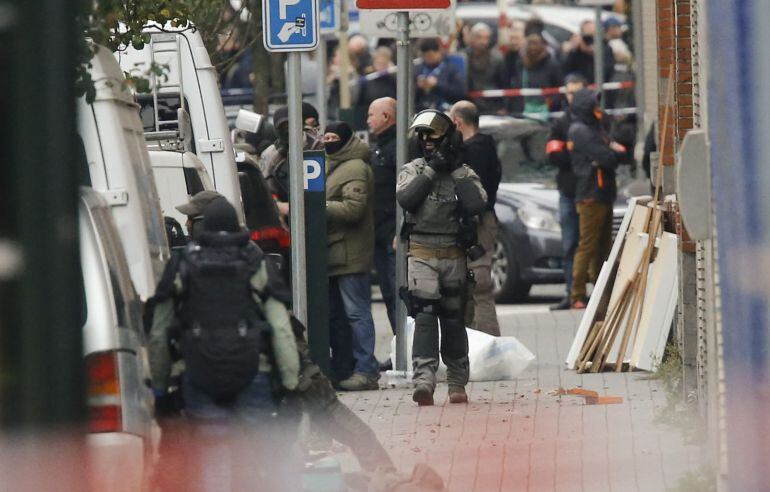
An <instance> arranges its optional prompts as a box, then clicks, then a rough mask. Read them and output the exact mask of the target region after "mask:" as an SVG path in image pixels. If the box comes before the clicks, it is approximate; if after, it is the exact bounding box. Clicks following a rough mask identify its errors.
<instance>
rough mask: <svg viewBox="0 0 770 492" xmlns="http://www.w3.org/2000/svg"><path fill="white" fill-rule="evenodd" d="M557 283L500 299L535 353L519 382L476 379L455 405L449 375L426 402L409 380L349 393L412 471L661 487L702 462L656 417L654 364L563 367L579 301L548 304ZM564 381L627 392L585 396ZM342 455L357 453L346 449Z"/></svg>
mask: <svg viewBox="0 0 770 492" xmlns="http://www.w3.org/2000/svg"><path fill="white" fill-rule="evenodd" d="M562 288H563V287H560V286H539V287H535V288H534V289H533V292H532V294H533V295H532V297H531V301H530V302H529V303H527V304H523V305H515V306H499V307H498V317H499V320H500V325H501V330H502V334H503V336H509V335H513V336H515V337H517V338H518V339H519V340H520V341H521V342H522V343H524V344H525V345H526V346H527V347H528V348H529V349H530V350H531V351H532V352H533V353H534V354H535V355H536V356H537V360H536V361H534V362H533V363H532V364H531V365H530V367H529V368H528V369H527V370H526V371H525V372H524V373H523V374H522V375H521V376H520V377H519V378H518V379H517V380H515V381H495V382H484V383H471V384H469V386H468V390H469V396H470V403H469V404H468V405H450V404H449V403H447V401H446V385H444V384H441V385H439V387H438V389H437V390H436V404H435V406H433V407H423V408H419V407H417V405H416V404H415V403H413V402H412V399H411V394H412V391H411V389H404V388H387V389H382V390H380V391H366V392H355V393H341V394H340V397H341V399H342V401H343V402H344V403H345V404H347V405H348V406H349V407H350V408H352V409H353V410H354V411H355V412H356V413H357V414H358V415H359V416H360V417H361V418H362V419H364V420H365V421H367V422H368V423H369V425H370V426H371V428H372V429H373V430H374V432H375V433H376V435H377V436H378V438H379V439H380V441H381V442H382V443H383V445H384V446H385V448H386V449H387V450H388V452H389V453H390V454H391V457H392V458H393V460H394V461H395V462H396V464H397V466H399V468H400V469H401V471H404V472H406V473H409V472H410V471H411V468H412V467H413V465H414V464H416V463H420V462H423V463H428V464H429V465H431V466H432V467H433V468H434V469H435V470H437V471H438V473H439V474H440V475H441V476H442V478H443V479H444V482H445V484H446V486H447V488H448V490H451V491H458V492H461V491H462V492H465V491H480V492H481V491H519V490H522V491H523V490H531V491H548V490H560V491H561V490H564V491H573V490H575V491H578V490H586V491H592V492H594V491H604V490H612V491H627V490H628V491H659V490H660V491H663V490H668V489H671V488H673V487H675V486H676V484H677V481H678V479H679V478H680V477H682V476H683V475H684V474H685V473H687V472H690V471H692V472H695V471H696V470H697V468H698V456H699V449H698V448H697V447H695V446H690V445H686V444H685V442H684V439H683V437H682V435H681V433H680V432H679V431H678V430H676V429H672V428H670V427H667V426H665V425H662V424H659V423H658V422H656V415H657V413H659V412H660V410H661V409H662V407H663V406H664V405H665V401H666V397H665V394H664V391H663V389H662V387H661V385H660V383H659V382H657V381H651V380H649V379H648V376H649V375H648V374H646V373H620V374H616V373H604V374H583V375H580V374H577V373H576V372H574V371H568V370H566V369H565V368H564V359H565V357H566V354H567V351H568V350H569V347H570V345H571V343H572V339H573V336H574V333H575V331H576V329H577V325H578V323H579V320H580V316H581V314H582V312H581V311H559V312H550V311H548V308H547V306H548V304H549V303H553V302H555V301H557V300H558V297H559V296H560V294H561V289H562ZM373 312H374V314H375V323H376V325H377V332H378V338H377V354H378V357H379V358H380V359H384V358H385V355H386V354H387V353H389V350H390V349H389V341H390V338H391V336H390V327H389V325H388V323H387V318H386V317H385V312H384V307H383V305H382V304H381V303H378V302H376V303H374V304H373ZM558 388H565V389H570V388H584V389H590V390H595V391H597V392H598V393H599V394H600V395H606V396H618V397H621V398H622V399H623V401H622V403H620V404H612V405H588V404H586V402H585V401H584V399H583V398H581V397H578V396H570V395H564V396H561V395H559V394H558V393H557V390H558ZM341 461H342V462H343V466H344V467H345V468H348V466H347V465H345V463H352V462H351V461H350V460H345V459H341Z"/></svg>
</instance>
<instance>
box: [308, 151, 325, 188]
mask: <svg viewBox="0 0 770 492" xmlns="http://www.w3.org/2000/svg"><path fill="white" fill-rule="evenodd" d="M303 162H304V163H305V190H307V191H324V180H323V179H318V178H320V177H321V172H322V171H323V169H322V167H321V163H319V162H318V161H316V160H315V159H305V160H304V161H303ZM319 188H320V189H319Z"/></svg>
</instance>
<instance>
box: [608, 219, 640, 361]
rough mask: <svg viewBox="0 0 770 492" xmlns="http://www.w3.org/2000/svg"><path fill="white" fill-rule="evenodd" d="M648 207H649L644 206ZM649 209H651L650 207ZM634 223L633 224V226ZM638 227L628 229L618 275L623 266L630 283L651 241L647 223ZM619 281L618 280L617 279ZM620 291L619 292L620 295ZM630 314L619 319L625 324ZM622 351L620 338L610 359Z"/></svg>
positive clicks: (637, 271)
mask: <svg viewBox="0 0 770 492" xmlns="http://www.w3.org/2000/svg"><path fill="white" fill-rule="evenodd" d="M643 208H645V209H646V208H647V207H643ZM648 210H649V209H648ZM641 215H642V217H645V214H641ZM633 226H634V224H632V227H633ZM637 226H638V229H637V231H636V232H633V233H632V229H631V228H629V230H628V237H626V246H625V247H624V248H623V258H621V260H620V261H621V263H620V266H619V267H618V276H620V275H621V272H620V269H621V268H623V269H624V272H623V277H624V279H625V282H626V283H628V282H630V281H632V280H633V279H634V278H636V277H637V276H638V275H639V265H641V264H642V260H643V258H644V253H645V251H646V250H647V243H648V242H649V240H648V238H649V235H648V234H647V233H646V232H642V228H646V227H647V225H646V224H637ZM615 282H616V283H617V282H618V280H615ZM629 294H630V295H634V294H633V293H629ZM619 295H620V293H618V296H619ZM627 320H628V315H626V316H625V317H624V318H622V319H620V320H618V321H619V322H621V323H623V324H624V325H625V324H626V323H627V322H628V321H627ZM619 351H620V340H618V342H617V343H615V344H613V345H612V346H611V347H610V352H609V357H608V358H609V359H610V360H615V359H617V358H618V353H619Z"/></svg>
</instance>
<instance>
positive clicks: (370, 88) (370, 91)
mask: <svg viewBox="0 0 770 492" xmlns="http://www.w3.org/2000/svg"><path fill="white" fill-rule="evenodd" d="M360 89H361V90H360V92H359V93H358V103H357V106H361V107H364V108H368V107H369V105H370V104H372V102H373V101H374V100H376V99H380V98H381V97H392V98H394V99H395V98H396V75H395V74H392V73H387V74H383V75H381V76H379V77H377V78H374V79H371V80H366V79H365V78H361V85H360Z"/></svg>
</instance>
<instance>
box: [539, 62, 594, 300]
mask: <svg viewBox="0 0 770 492" xmlns="http://www.w3.org/2000/svg"><path fill="white" fill-rule="evenodd" d="M565 86H566V89H567V92H566V96H567V103H568V104H572V100H573V98H574V95H575V93H576V92H577V91H579V90H580V89H582V88H584V87H585V86H586V83H585V79H584V78H582V77H581V76H579V75H570V76H568V77H567V81H566V84H565ZM571 124H572V113H570V111H569V107H567V110H566V111H565V112H564V114H563V115H562V116H561V117H560V118H559V119H557V120H556V121H554V123H553V126H552V127H551V132H550V133H549V135H548V142H547V143H546V146H545V153H546V155H547V156H548V163H549V164H551V165H552V166H554V167H555V168H557V169H558V172H557V173H556V186H557V188H558V189H559V224H560V225H561V241H562V253H563V265H564V282H565V283H566V288H567V289H566V290H567V291H566V294H565V296H564V299H562V300H561V302H559V304H556V305H554V306H551V309H552V310H558V309H569V308H570V306H571V305H572V302H571V301H570V293H571V291H572V265H573V260H574V257H575V250H576V249H577V246H578V240H579V239H580V221H579V218H578V213H577V209H576V208H575V182H576V178H575V173H574V172H572V162H571V160H570V153H569V150H567V134H568V132H569V127H570V125H571Z"/></svg>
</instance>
